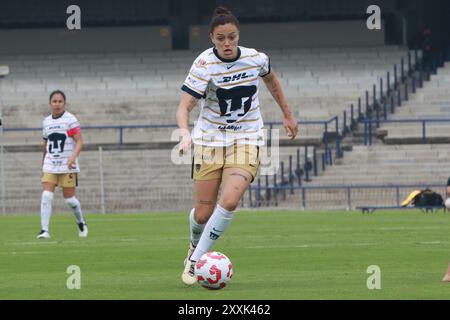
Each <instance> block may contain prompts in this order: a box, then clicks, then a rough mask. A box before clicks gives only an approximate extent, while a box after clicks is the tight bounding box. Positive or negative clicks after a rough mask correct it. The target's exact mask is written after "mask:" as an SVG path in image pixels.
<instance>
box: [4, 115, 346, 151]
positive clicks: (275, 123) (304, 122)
mask: <svg viewBox="0 0 450 320" xmlns="http://www.w3.org/2000/svg"><path fill="white" fill-rule="evenodd" d="M333 121H334V122H335V124H336V132H337V134H339V133H338V132H339V131H338V130H339V127H338V117H337V116H334V117H332V118H330V119H328V120H302V121H297V124H299V125H317V124H319V125H323V126H324V134H323V137H324V138H323V139H324V140H323V142H324V145H325V150H328V124H330V123H332V122H333ZM265 125H266V126H268V127H269V129H270V130H269V141H268V146H271V140H272V133H271V130H272V129H273V127H274V126H278V125H283V122H281V121H270V122H266V123H265ZM190 126H191V127H192V126H193V124H191V125H190ZM177 127H178V126H177V125H176V124H138V125H101V126H82V127H81V128H82V129H83V130H86V129H88V130H89V129H97V130H103V129H118V130H119V145H122V144H123V141H124V130H125V129H151V128H177ZM41 130H42V128H4V131H6V132H8V131H9V132H11V131H15V132H20V131H41ZM336 140H337V141H336V150H338V151H339V153H340V144H339V139H336Z"/></svg>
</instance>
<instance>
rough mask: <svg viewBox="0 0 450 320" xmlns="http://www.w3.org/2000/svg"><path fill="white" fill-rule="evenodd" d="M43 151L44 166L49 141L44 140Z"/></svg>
mask: <svg viewBox="0 0 450 320" xmlns="http://www.w3.org/2000/svg"><path fill="white" fill-rule="evenodd" d="M41 151H42V164H44V159H45V155H46V154H47V139H44V141H43V142H42V146H41Z"/></svg>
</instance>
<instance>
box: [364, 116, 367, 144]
mask: <svg viewBox="0 0 450 320" xmlns="http://www.w3.org/2000/svg"><path fill="white" fill-rule="evenodd" d="M364 145H365V146H367V117H366V118H365V119H364Z"/></svg>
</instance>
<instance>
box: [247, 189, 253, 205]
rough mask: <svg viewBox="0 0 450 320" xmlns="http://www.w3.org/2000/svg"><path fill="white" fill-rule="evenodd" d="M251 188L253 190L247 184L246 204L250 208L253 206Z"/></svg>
mask: <svg viewBox="0 0 450 320" xmlns="http://www.w3.org/2000/svg"><path fill="white" fill-rule="evenodd" d="M252 190H253V188H252V185H249V186H248V204H249V206H250V208H252V207H253V201H252Z"/></svg>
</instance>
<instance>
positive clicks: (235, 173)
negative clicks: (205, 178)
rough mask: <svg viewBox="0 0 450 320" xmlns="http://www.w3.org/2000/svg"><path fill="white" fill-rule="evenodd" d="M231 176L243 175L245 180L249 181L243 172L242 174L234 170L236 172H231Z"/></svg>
mask: <svg viewBox="0 0 450 320" xmlns="http://www.w3.org/2000/svg"><path fill="white" fill-rule="evenodd" d="M230 176H240V177H242V178H243V179H244V180H245V181H248V178H247V177H246V176H244V175H243V174H241V173H237V172H234V173H232V174H230Z"/></svg>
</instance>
